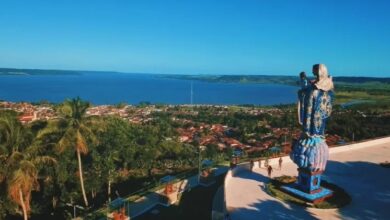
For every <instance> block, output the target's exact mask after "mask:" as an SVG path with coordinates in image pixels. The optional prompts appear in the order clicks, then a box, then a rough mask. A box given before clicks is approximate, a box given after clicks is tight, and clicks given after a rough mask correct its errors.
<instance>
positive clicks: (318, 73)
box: [313, 64, 329, 81]
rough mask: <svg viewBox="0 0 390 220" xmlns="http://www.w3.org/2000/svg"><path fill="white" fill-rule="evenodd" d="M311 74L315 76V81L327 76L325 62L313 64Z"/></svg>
mask: <svg viewBox="0 0 390 220" xmlns="http://www.w3.org/2000/svg"><path fill="white" fill-rule="evenodd" d="M313 74H314V76H315V77H317V81H320V80H321V79H325V78H328V77H329V74H328V68H326V66H325V64H314V65H313Z"/></svg>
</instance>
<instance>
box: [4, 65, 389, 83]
mask: <svg viewBox="0 0 390 220" xmlns="http://www.w3.org/2000/svg"><path fill="white" fill-rule="evenodd" d="M86 73H88V74H95V73H96V74H112V73H119V72H114V71H83V70H46V69H17V68H0V76H1V75H82V74H86ZM129 74H130V73H129ZM138 74H139V73H138ZM144 74H145V75H150V73H144ZM155 75H156V76H160V77H164V78H174V79H182V80H201V81H208V82H225V83H271V84H275V83H276V84H286V85H297V83H298V80H299V77H298V75H296V76H274V75H180V74H155ZM333 79H334V81H335V82H336V83H347V84H349V83H370V82H379V83H387V84H390V77H387V78H379V77H346V76H337V77H334V78H333Z"/></svg>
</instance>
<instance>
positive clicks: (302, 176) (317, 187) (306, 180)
mask: <svg viewBox="0 0 390 220" xmlns="http://www.w3.org/2000/svg"><path fill="white" fill-rule="evenodd" d="M321 174H322V171H310V170H308V169H303V168H299V169H298V181H297V183H294V184H291V185H288V186H282V187H281V188H282V189H283V190H284V191H286V192H287V193H290V194H291V195H294V196H298V197H300V198H302V199H303V200H306V201H308V202H311V203H314V204H316V203H320V202H322V201H324V200H325V199H326V198H329V197H330V196H332V194H333V192H332V191H331V190H329V189H326V188H324V187H321Z"/></svg>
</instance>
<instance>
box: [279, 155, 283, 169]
mask: <svg viewBox="0 0 390 220" xmlns="http://www.w3.org/2000/svg"><path fill="white" fill-rule="evenodd" d="M282 163H283V159H282V157H280V158H279V170H282Z"/></svg>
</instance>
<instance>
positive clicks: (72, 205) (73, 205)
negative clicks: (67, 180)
mask: <svg viewBox="0 0 390 220" xmlns="http://www.w3.org/2000/svg"><path fill="white" fill-rule="evenodd" d="M66 205H67V206H69V207H73V218H74V219H76V208H78V209H81V210H84V207H82V206H79V205H75V204H73V202H72V201H71V203H66Z"/></svg>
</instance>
